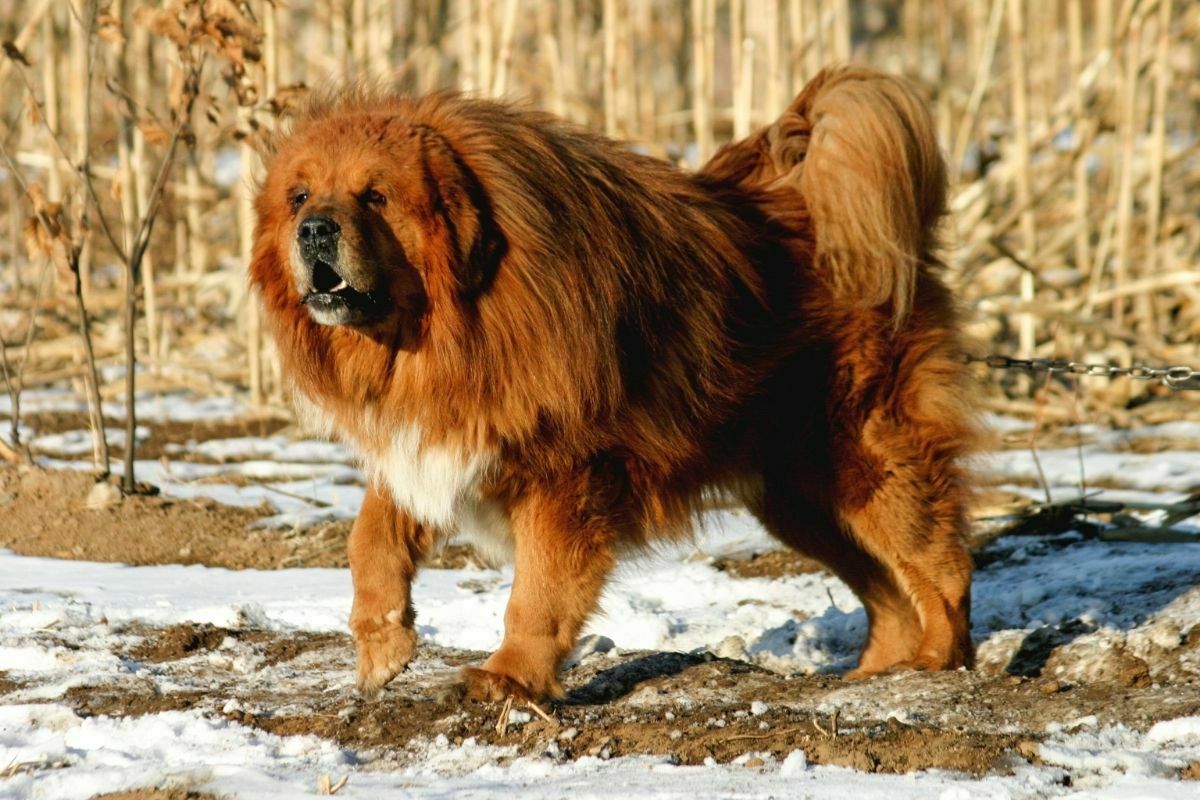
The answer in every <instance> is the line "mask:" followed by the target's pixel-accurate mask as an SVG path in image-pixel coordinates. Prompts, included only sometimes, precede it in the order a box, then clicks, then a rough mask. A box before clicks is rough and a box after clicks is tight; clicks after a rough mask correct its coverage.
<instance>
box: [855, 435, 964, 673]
mask: <svg viewBox="0 0 1200 800" xmlns="http://www.w3.org/2000/svg"><path fill="white" fill-rule="evenodd" d="M882 419H883V416H882V415H879V416H877V417H875V418H874V420H872V422H871V423H868V425H867V426H866V428H865V429H864V442H863V449H862V450H860V451H859V452H858V453H855V454H848V455H845V456H844V458H846V459H850V460H855V459H857V460H859V463H856V464H855V465H853V467H852V468H847V465H846V464H841V465H839V468H838V472H839V475H844V474H846V473H851V474H854V475H856V477H858V478H860V479H861V478H865V479H866V484H867V485H868V487H869V488H867V489H863V488H862V487H861V486H860V488H859V490H858V491H854V492H848V491H839V492H838V493H837V497H838V500H839V502H838V507H837V508H836V509H835V515H836V517H837V518H838V519H839V521H840V522H841V523H842V526H843V527H844V528H845V529H847V530H848V531H849V533H850V535H851V536H852V537H853V539H854V540H855V541H856V542H857V543H858V544H859V546H860V547H861V548H862V550H863V551H864V552H866V553H868V554H869V555H870V556H871V558H872V559H873V560H874V561H875V562H876V563H878V564H879V565H880V567H881V568H882V569H883V570H885V571H886V573H887V574H888V576H889V579H890V581H891V582H892V583H893V584H894V585H895V586H897V587H898V588H899V589H900V590H901V591H902V592H903V594H904V596H905V597H907V599H908V601H909V603H910V604H911V606H912V607H913V609H915V611H916V615H917V618H918V619H919V621H920V631H921V635H920V639H919V641H918V642H917V646H916V648H915V652H914V653H913V654H912V655H911V656H910V657H908V658H905V659H901V660H900V661H898V662H897V663H894V664H889V665H886V667H887V668H891V669H924V670H937V669H954V668H957V667H962V666H968V667H969V666H971V665H972V662H973V658H974V654H973V648H972V644H971V635H970V604H971V556H970V552H969V551H968V549H967V545H966V533H965V531H966V516H967V515H966V505H967V489H966V488H965V487H964V486H963V485H962V479H961V476H960V475H959V474H958V471H957V467H956V466H955V465H954V464H953V463H951V462H950V461H949V460H948V459H945V458H938V457H937V456H931V455H930V454H929V453H928V452H927V451H923V449H922V448H921V446H920V444H919V439H918V438H917V437H916V433H917V432H915V431H909V430H905V429H904V428H903V427H902V426H901V425H899V424H898V423H896V422H894V421H887V422H883V421H880V420H882ZM880 666H881V665H879V664H877V663H864V664H862V665H860V667H859V670H858V674H860V675H866V674H872V673H874V672H878V671H880V670H879V667H880Z"/></svg>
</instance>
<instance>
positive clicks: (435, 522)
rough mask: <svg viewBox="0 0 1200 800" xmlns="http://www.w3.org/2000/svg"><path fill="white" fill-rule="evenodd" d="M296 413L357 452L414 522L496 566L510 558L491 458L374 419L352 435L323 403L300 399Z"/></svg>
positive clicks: (418, 430)
mask: <svg viewBox="0 0 1200 800" xmlns="http://www.w3.org/2000/svg"><path fill="white" fill-rule="evenodd" d="M296 410H297V412H298V413H299V415H300V416H301V418H302V419H303V420H304V421H305V423H306V424H307V426H308V427H310V428H312V429H313V430H315V431H320V432H321V433H323V434H325V435H327V436H331V437H338V438H342V439H343V440H345V441H346V443H347V444H350V445H352V446H354V447H355V449H356V450H357V451H358V453H359V456H360V458H361V459H362V461H363V466H364V468H365V469H366V471H367V473H368V475H369V476H370V477H371V478H372V479H373V480H375V481H377V482H378V483H379V484H380V485H382V486H384V487H386V488H387V489H388V491H389V492H390V493H391V496H392V499H393V500H394V501H395V503H396V505H398V506H400V507H401V508H403V509H404V510H405V511H407V512H408V513H409V514H411V515H412V517H413V518H414V519H416V520H418V521H419V522H421V523H424V524H426V525H432V526H434V527H436V528H438V529H440V530H441V531H442V532H443V533H446V534H454V533H460V534H462V535H463V536H466V537H467V538H469V539H470V540H471V541H472V542H473V543H474V544H475V545H476V547H477V548H478V549H479V550H480V551H481V555H483V556H484V557H485V558H486V559H488V560H490V561H493V562H495V563H499V562H501V561H504V560H506V559H507V558H508V557H510V555H511V549H512V536H511V531H510V529H509V520H508V515H507V514H506V513H505V512H504V510H503V508H502V507H501V506H500V504H499V503H497V502H495V501H493V500H489V499H488V498H487V497H485V496H484V495H483V491H482V487H483V481H484V478H485V476H486V474H487V471H488V469H489V467H490V466H491V463H492V459H491V458H490V457H489V456H487V455H485V454H478V453H474V454H473V453H464V452H462V451H459V450H454V449H451V448H448V447H444V446H441V445H437V444H429V443H426V442H425V441H423V436H424V434H423V432H422V430H421V428H420V426H419V425H413V424H409V425H405V426H402V427H400V428H398V429H397V428H391V429H388V428H387V427H386V426H384V425H382V424H379V423H378V422H377V421H373V419H372V417H371V415H370V414H369V413H366V414H364V415H363V417H362V418H361V421H360V425H359V426H354V428H355V429H354V430H346V429H345V428H343V427H342V426H339V425H338V424H337V421H336V420H335V419H334V417H333V415H332V414H330V413H329V412H328V410H326V409H325V408H324V407H322V406H321V405H320V404H319V403H314V402H313V401H311V400H309V399H308V398H306V397H304V396H302V395H299V394H298V395H297V397H296ZM381 443H382V445H383V446H382V447H381V446H380V444H381Z"/></svg>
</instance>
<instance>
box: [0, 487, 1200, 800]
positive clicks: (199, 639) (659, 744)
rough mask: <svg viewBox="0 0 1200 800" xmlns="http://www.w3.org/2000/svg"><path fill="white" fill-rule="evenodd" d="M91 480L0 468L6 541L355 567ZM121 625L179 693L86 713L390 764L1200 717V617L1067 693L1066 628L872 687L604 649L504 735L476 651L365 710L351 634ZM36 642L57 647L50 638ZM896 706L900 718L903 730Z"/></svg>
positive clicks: (917, 748)
mask: <svg viewBox="0 0 1200 800" xmlns="http://www.w3.org/2000/svg"><path fill="white" fill-rule="evenodd" d="M93 485H94V481H93V479H92V478H90V477H88V476H87V475H85V474H82V473H66V472H44V471H41V470H36V469H24V470H15V469H4V470H0V547H5V548H11V549H13V550H15V551H17V552H20V553H23V554H28V555H41V556H52V557H57V558H79V559H88V560H99V561H122V562H126V563H132V564H155V563H187V564H194V563H200V564H209V565H214V566H222V567H228V568H233V569H240V568H248V567H253V568H258V569H271V568H279V567H286V566H300V565H303V566H330V567H337V566H344V554H343V552H342V545H343V544H344V538H345V536H346V533H347V532H348V530H349V523H345V522H342V523H336V524H330V525H327V526H325V527H324V529H319V530H317V531H308V532H306V533H305V534H303V535H286V534H284V533H281V532H279V531H256V530H248V529H247V525H248V524H250V523H252V522H253V521H254V520H255V519H256V518H257V517H259V516H261V513H262V512H261V510H257V509H238V508H230V507H226V506H222V505H219V504H217V503H215V502H211V501H178V500H171V499H165V498H162V497H157V496H148V497H133V498H125V499H124V500H121V501H119V502H116V503H114V504H112V505H109V506H107V507H105V508H101V509H88V508H87V507H86V500H87V497H88V494H89V492H90V491H91V489H92V486H93ZM472 557H473V556H472V553H471V552H470V551H469V549H468V548H451V549H449V550H448V551H447V552H445V553H444V554H443V555H442V556H441V558H440V561H439V562H437V563H434V564H432V565H430V566H432V567H434V568H436V567H439V566H462V565H463V564H465V563H469V562H470V560H471V559H472ZM715 566H717V567H718V568H719V569H723V570H725V571H726V572H728V573H729V574H731V575H734V576H737V577H776V576H779V575H783V574H795V573H800V572H810V571H813V570H817V569H820V566H819V565H816V564H814V563H813V562H810V561H807V560H806V559H803V558H800V557H798V556H795V555H793V554H790V553H784V552H768V553H756V554H753V555H751V556H749V557H747V558H744V559H730V558H724V559H720V560H719V561H718V562H717V563H716V564H715ZM118 633H120V634H121V635H122V636H123V637H124V640H125V641H127V642H128V646H127V648H126V650H125V651H124V652H123V653H121V654H120V655H121V656H122V657H123V658H127V659H129V660H131V661H132V662H137V663H138V664H140V665H143V666H144V667H145V668H146V669H147V670H148V671H149V672H148V673H142V675H147V674H153V675H154V676H155V677H157V678H168V679H169V681H168V683H169V684H170V685H172V686H176V687H178V688H177V689H176V690H175V691H171V692H167V693H164V692H162V691H161V690H159V689H158V688H156V686H157V685H161V681H158V682H156V681H154V680H152V679H150V678H149V677H139V675H138V674H137V673H135V674H134V675H132V676H131V677H130V678H129V679H128V680H124V681H122V682H120V683H114V684H111V685H87V686H77V687H75V688H72V689H71V690H69V691H68V693H67V696H66V698H65V702H66V703H68V704H70V705H71V706H73V707H74V708H75V709H76V710H77V711H78V712H79V713H81V714H84V715H98V714H105V715H110V716H117V717H126V716H137V715H142V714H147V713H154V712H160V711H166V710H182V709H197V710H201V711H203V712H206V713H210V714H214V715H223V716H226V717H228V718H230V719H233V720H236V721H238V722H240V723H242V724H245V725H249V726H253V727H256V728H260V729H262V730H266V731H270V732H272V733H276V734H281V735H295V734H313V735H317V736H321V737H324V738H327V739H331V740H334V741H337V742H339V743H341V744H344V745H346V746H350V747H354V748H356V749H366V750H370V751H373V752H375V753H377V754H378V755H380V756H382V757H384V758H385V759H389V758H394V759H395V760H396V761H398V762H401V761H403V760H405V759H406V758H411V757H412V755H413V752H412V751H413V749H414V748H419V747H421V746H423V744H422V743H425V742H428V741H429V739H430V738H432V737H436V736H439V735H441V736H445V737H446V739H447V740H448V741H450V742H454V743H459V742H462V741H464V740H465V739H468V738H471V737H473V738H474V739H475V740H476V741H477V742H480V743H487V744H502V745H508V746H510V747H512V748H514V755H523V754H540V753H549V754H551V755H552V756H554V757H556V758H561V759H572V758H577V757H580V756H583V755H593V756H600V757H605V758H607V757H615V756H621V755H632V754H654V755H665V756H668V757H671V758H672V759H674V760H677V761H678V762H679V763H683V764H696V763H702V762H703V761H704V760H705V759H707V758H713V759H716V760H717V761H720V762H728V761H732V760H734V759H736V758H738V757H740V756H746V755H747V754H750V755H751V758H750V760H749V761H748V762H747V765H748V766H751V767H753V766H755V765H756V764H760V763H761V761H756V760H755V759H756V758H757V756H756V755H754V754H763V753H767V752H769V753H771V754H773V755H774V756H776V757H778V758H781V757H783V756H786V755H787V753H789V752H791V751H792V750H794V749H797V748H800V749H803V750H804V751H805V753H806V754H807V756H808V759H809V761H810V762H812V763H815V764H831V765H841V766H847V767H853V768H855V769H859V770H864V771H880V772H908V771H912V770H919V769H929V768H941V769H952V770H960V771H964V772H968V773H974V774H983V773H994V772H1001V773H1003V772H1006V771H1008V770H1010V769H1011V768H1012V767H1013V765H1015V764H1017V763H1019V762H1020V761H1031V760H1034V761H1036V759H1037V742H1039V741H1040V740H1041V739H1043V738H1044V737H1045V736H1046V734H1047V726H1048V725H1051V724H1053V723H1058V724H1060V725H1067V726H1070V725H1071V724H1079V723H1077V722H1076V723H1073V722H1072V721H1078V720H1080V719H1083V718H1087V717H1089V716H1094V717H1095V721H1094V724H1100V725H1106V724H1114V723H1121V724H1124V725H1126V726H1128V727H1131V728H1135V729H1139V730H1144V729H1146V728H1148V727H1149V726H1150V725H1152V724H1154V723H1155V722H1157V721H1160V720H1164V719H1171V718H1175V717H1179V716H1185V715H1195V714H1200V686H1197V678H1196V672H1195V670H1194V669H1193V668H1191V667H1186V666H1185V665H1187V664H1194V663H1195V662H1196V661H1197V659H1200V626H1197V627H1194V628H1192V630H1191V631H1190V634H1188V635H1186V636H1185V637H1181V641H1180V642H1179V644H1178V646H1174V647H1164V648H1160V649H1159V650H1157V651H1155V653H1154V656H1153V657H1152V658H1146V657H1138V656H1134V655H1132V654H1130V653H1126V652H1124V651H1123V650H1122V649H1121V648H1120V647H1115V648H1113V649H1112V650H1111V652H1107V653H1105V654H1104V656H1103V663H1102V664H1101V668H1099V669H1096V668H1095V666H1094V665H1093V666H1092V668H1090V669H1089V670H1088V674H1089V675H1090V676H1092V677H1091V678H1090V679H1089V680H1088V681H1086V682H1082V681H1081V682H1075V683H1072V682H1069V681H1066V680H1063V679H1061V678H1055V677H1052V676H1054V675H1062V674H1064V673H1065V674H1070V672H1071V670H1070V669H1069V667H1070V666H1071V665H1070V664H1069V663H1065V661H1066V660H1069V659H1071V658H1074V657H1076V656H1075V654H1074V651H1072V650H1071V649H1070V648H1068V647H1067V646H1066V645H1068V644H1069V642H1070V641H1071V639H1072V638H1073V637H1072V632H1071V631H1070V630H1065V629H1064V630H1057V629H1048V630H1046V631H1044V632H1039V633H1041V635H1038V634H1037V633H1035V634H1033V635H1031V636H1029V637H1028V638H1027V640H1026V641H1025V643H1024V644H1023V645H1022V647H1021V648H1020V650H1019V651H1017V652H1016V653H1015V654H1012V655H1011V657H1008V658H1006V659H1000V660H999V661H997V660H995V659H993V660H990V661H989V660H984V663H981V664H980V666H979V668H978V669H977V670H975V671H973V672H965V671H964V672H956V673H950V674H930V675H923V674H902V675H894V676H884V677H880V678H876V679H874V680H871V681H866V682H861V683H853V682H846V681H843V680H841V679H840V678H838V677H835V676H824V675H818V676H785V675H779V674H775V673H772V672H768V671H765V670H762V669H759V668H758V667H755V666H753V665H750V664H747V663H745V662H742V661H736V660H727V659H721V658H717V657H714V656H712V655H708V654H680V653H662V652H657V653H656V652H616V651H612V652H609V653H594V654H592V655H590V656H588V657H586V658H584V659H583V660H582V661H581V662H580V663H579V664H578V665H576V666H574V667H573V668H571V669H570V670H568V671H567V672H566V674H565V675H564V684H565V685H566V686H567V687H568V690H569V693H568V695H567V697H566V699H565V700H564V701H562V702H561V703H559V704H556V705H555V706H554V707H553V708H551V709H550V711H551V714H552V716H553V720H552V721H545V720H542V719H540V718H539V717H538V716H536V715H535V714H527V715H518V716H519V717H520V718H521V719H524V718H525V717H526V716H528V721H526V722H523V723H522V722H520V721H517V722H513V723H512V724H510V725H509V726H508V727H507V729H506V730H498V728H497V720H498V718H499V712H498V710H497V709H496V708H495V707H491V706H484V705H478V704H474V703H468V702H464V701H462V700H461V698H460V696H459V695H458V693H457V691H456V685H457V684H456V681H455V679H456V676H457V673H458V669H459V668H460V667H462V666H463V665H466V664H470V663H473V662H477V661H479V660H480V659H482V658H483V657H484V656H485V654H483V653H477V652H468V651H458V650H450V649H446V648H440V647H435V646H432V645H428V644H425V645H423V647H422V649H421V652H420V656H419V658H418V659H417V661H416V662H414V664H413V665H412V667H411V668H410V671H409V672H408V673H407V674H406V675H404V676H402V677H401V678H399V679H398V680H396V681H395V682H394V683H393V684H392V685H391V686H390V687H389V688H388V689H387V690H386V691H385V692H384V693H383V695H382V696H381V698H380V699H378V700H376V701H372V702H367V701H364V700H362V699H361V698H359V697H358V696H357V694H356V693H355V692H354V690H353V688H352V683H353V679H352V676H353V647H352V644H351V641H350V639H349V637H348V636H346V635H344V634H340V633H326V634H312V633H289V634H281V633H278V632H273V631H266V630H258V629H254V628H240V629H226V628H219V627H213V626H210V625H193V624H187V625H177V626H172V627H168V628H152V627H145V626H140V625H137V626H129V627H127V628H125V629H121V630H119V631H118ZM44 635H45V636H46V637H48V638H49V639H50V640H53V638H54V633H53V631H52V630H51V631H46V632H45V633H44ZM60 644H65V643H60ZM714 645H716V643H714ZM1144 655H1145V654H1143V656H1144ZM1064 666H1065V667H1067V669H1066V670H1060V669H1059V667H1064ZM330 675H334V676H335V677H336V681H335V682H334V685H330V682H329V676H330ZM16 688H29V686H28V684H26V685H20V684H17V683H14V682H13V681H12V680H11V679H9V678H7V677H5V676H4V675H3V674H2V673H0V695H3V694H4V693H6V692H10V691H13V690H14V689H16ZM755 701H758V703H756V702H755ZM752 704H753V705H752ZM888 709H892V710H893V711H888ZM895 709H902V710H903V714H902V715H901V718H900V719H898V718H897V717H896V715H895V713H894V710H895ZM1181 776H1182V777H1185V778H1197V777H1200V764H1191V765H1188V766H1187V767H1185V768H1184V769H1183V770H1182V771H1181ZM1069 779H1070V778H1069V773H1064V781H1069ZM193 796H194V795H186V794H185V795H179V796H178V797H177V796H176V795H171V794H162V793H161V792H160V793H159V794H149V795H146V794H142V795H136V794H135V795H116V796H108V797H109V798H115V797H130V798H137V800H184V798H191V797H193ZM195 797H198V798H201V800H203V796H195Z"/></svg>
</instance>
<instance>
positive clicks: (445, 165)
mask: <svg viewBox="0 0 1200 800" xmlns="http://www.w3.org/2000/svg"><path fill="white" fill-rule="evenodd" d="M423 133H424V134H425V135H424V136H423V137H422V138H423V151H424V155H425V167H426V170H427V172H426V176H427V181H428V189H429V193H430V196H431V197H430V199H431V201H432V206H433V212H434V213H435V214H437V215H438V216H440V217H442V220H441V222H442V228H443V229H444V230H445V232H446V235H447V236H448V238H449V239H450V242H449V245H450V248H451V249H452V250H453V252H454V255H455V259H454V262H455V263H454V265H453V268H454V273H455V275H454V277H455V279H456V281H457V283H458V291H459V294H461V295H463V296H466V297H473V296H475V295H477V294H479V293H480V292H482V291H484V290H485V289H487V287H488V285H489V284H490V283H491V281H492V278H493V277H494V276H495V274H496V269H497V268H498V267H499V265H500V260H501V259H502V258H504V253H505V251H506V250H507V249H508V242H507V240H505V238H504V234H503V233H501V231H500V228H499V226H498V225H497V224H496V220H495V217H494V216H493V214H492V206H491V202H490V201H489V199H488V196H487V193H486V192H485V191H484V189H483V185H482V184H481V183H480V182H479V179H478V178H477V177H476V176H475V173H474V172H472V171H471V169H470V168H469V167H468V166H467V165H466V164H465V163H463V160H462V159H461V158H460V157H459V156H458V153H456V152H455V151H454V150H453V149H452V148H451V147H450V145H449V143H448V142H446V140H445V139H444V138H443V137H442V136H441V135H439V134H438V133H437V132H435V131H433V130H432V129H426V130H425V131H423Z"/></svg>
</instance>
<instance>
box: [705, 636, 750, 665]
mask: <svg viewBox="0 0 1200 800" xmlns="http://www.w3.org/2000/svg"><path fill="white" fill-rule="evenodd" d="M712 652H713V654H714V655H716V656H717V657H718V658H728V659H731V660H733V661H745V660H746V640H745V639H743V638H742V637H740V636H726V637H725V638H724V639H722V640H721V643H720V644H718V645H717V646H716V649H714V650H713V651H712Z"/></svg>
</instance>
